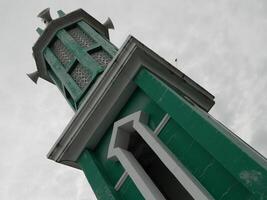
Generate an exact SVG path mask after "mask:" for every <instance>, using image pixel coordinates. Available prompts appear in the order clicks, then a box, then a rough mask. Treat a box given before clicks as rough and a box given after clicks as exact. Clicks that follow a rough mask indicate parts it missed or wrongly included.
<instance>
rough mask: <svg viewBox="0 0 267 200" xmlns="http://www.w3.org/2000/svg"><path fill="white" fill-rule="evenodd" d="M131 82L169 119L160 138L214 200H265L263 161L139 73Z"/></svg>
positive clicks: (144, 72) (265, 164)
mask: <svg viewBox="0 0 267 200" xmlns="http://www.w3.org/2000/svg"><path fill="white" fill-rule="evenodd" d="M135 83H136V84H137V85H138V86H139V87H140V88H141V89H142V90H143V92H144V93H146V95H148V96H149V97H150V98H151V99H153V100H154V101H155V102H156V103H157V105H158V106H159V107H160V108H161V109H162V110H164V111H165V112H167V113H168V114H169V115H170V116H171V118H172V119H171V120H170V121H169V123H168V124H167V126H166V127H165V128H164V129H163V130H162V132H161V133H160V135H159V138H160V139H161V140H162V141H163V142H164V144H165V145H166V146H168V148H169V149H170V150H171V151H172V152H173V153H174V154H175V156H176V157H177V159H178V160H180V161H181V162H182V164H183V165H184V166H185V167H186V168H187V169H188V170H189V171H190V172H191V173H192V174H193V175H194V176H195V177H196V178H197V179H198V181H199V182H200V183H201V184H202V185H203V186H204V187H205V188H206V190H207V191H209V192H210V194H211V195H212V196H213V197H214V198H215V199H235V200H238V199H240V200H244V199H267V187H266V186H267V161H266V159H264V158H263V157H262V156H260V155H259V154H258V153H257V152H255V151H254V150H253V149H252V148H251V147H250V146H248V145H247V144H245V143H244V142H243V141H242V140H241V139H239V138H238V137H237V136H236V135H234V134H233V133H231V132H230V131H229V130H228V129H227V128H226V127H224V126H223V125H221V124H220V123H219V122H218V121H216V120H215V119H213V118H212V117H211V116H209V115H208V114H207V113H206V112H204V111H202V110H201V109H199V108H198V107H196V106H194V105H192V104H190V103H188V102H186V101H185V100H184V99H183V98H182V97H180V96H179V95H177V94H176V93H175V92H174V91H173V90H171V89H170V88H169V87H168V86H167V85H166V84H165V83H163V82H162V81H160V80H159V79H158V78H157V77H156V76H154V75H152V74H151V73H150V72H148V71H147V70H145V69H142V70H141V71H140V72H139V74H138V75H137V77H136V78H135Z"/></svg>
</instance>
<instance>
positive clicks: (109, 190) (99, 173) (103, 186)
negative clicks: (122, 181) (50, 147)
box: [77, 150, 121, 200]
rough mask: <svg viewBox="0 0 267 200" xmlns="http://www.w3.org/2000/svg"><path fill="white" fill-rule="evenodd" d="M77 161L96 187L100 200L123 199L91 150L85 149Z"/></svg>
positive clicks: (92, 185) (89, 180) (93, 186)
mask: <svg viewBox="0 0 267 200" xmlns="http://www.w3.org/2000/svg"><path fill="white" fill-rule="evenodd" d="M77 162H78V164H79V165H80V167H81V168H82V170H83V171H84V174H85V175H86V178H87V180H88V182H89V183H90V185H91V187H92V188H93V189H94V193H95V195H96V197H97V199H98V200H107V199H110V200H115V199H116V200H119V199H121V198H119V196H118V195H117V194H116V192H115V190H114V189H113V186H112V185H111V184H110V182H109V179H108V177H107V176H106V174H105V172H104V171H103V170H102V169H101V165H100V164H99V163H98V161H97V160H96V159H95V157H94V155H93V154H92V153H91V152H90V151H89V150H84V151H83V153H82V155H81V156H80V158H79V159H78V161H77Z"/></svg>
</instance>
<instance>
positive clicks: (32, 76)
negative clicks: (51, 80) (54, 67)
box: [27, 71, 39, 84]
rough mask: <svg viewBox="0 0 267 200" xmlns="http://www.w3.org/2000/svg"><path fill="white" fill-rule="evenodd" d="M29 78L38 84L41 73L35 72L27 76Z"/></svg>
mask: <svg viewBox="0 0 267 200" xmlns="http://www.w3.org/2000/svg"><path fill="white" fill-rule="evenodd" d="M27 76H28V77H29V78H30V79H31V80H32V81H33V82H34V83H35V84H36V83H37V80H38V78H39V72H38V71H35V72H33V73H30V74H27Z"/></svg>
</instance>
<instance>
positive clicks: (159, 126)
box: [114, 113, 171, 191]
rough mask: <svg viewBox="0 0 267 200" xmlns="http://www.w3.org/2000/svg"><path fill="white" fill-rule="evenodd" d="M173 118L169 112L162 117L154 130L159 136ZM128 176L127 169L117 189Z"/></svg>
mask: <svg viewBox="0 0 267 200" xmlns="http://www.w3.org/2000/svg"><path fill="white" fill-rule="evenodd" d="M170 118H171V116H170V115H169V114H168V113H167V114H165V115H164V117H163V118H162V120H161V121H160V123H159V124H158V126H157V127H156V129H155V130H154V135H155V136H158V135H159V133H160V132H161V131H162V129H163V128H164V127H165V126H166V124H167V123H168V121H169V119H170ZM127 177H128V173H127V172H126V171H125V172H124V173H123V174H122V175H121V177H120V179H119V180H118V182H117V183H116V185H115V187H114V189H115V190H116V191H118V190H119V189H120V188H121V186H122V185H123V183H124V182H125V181H126V178H127Z"/></svg>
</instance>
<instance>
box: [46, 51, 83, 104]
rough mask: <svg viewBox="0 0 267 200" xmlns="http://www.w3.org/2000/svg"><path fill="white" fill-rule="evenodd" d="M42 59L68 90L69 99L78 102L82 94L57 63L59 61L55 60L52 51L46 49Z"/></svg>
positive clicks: (62, 67)
mask: <svg viewBox="0 0 267 200" xmlns="http://www.w3.org/2000/svg"><path fill="white" fill-rule="evenodd" d="M44 57H45V59H46V61H47V62H48V64H49V66H50V67H51V69H52V70H53V72H54V73H55V74H56V76H57V78H58V79H59V80H60V81H61V83H62V84H63V85H64V87H65V88H66V89H67V90H68V92H69V93H70V95H71V97H72V98H73V99H74V100H78V98H79V97H80V96H81V94H82V93H81V89H80V88H79V87H78V85H77V84H76V83H75V81H74V80H73V79H72V78H71V76H70V75H69V74H68V73H67V72H66V70H65V68H64V66H63V65H62V64H61V63H60V62H59V60H58V59H57V58H56V56H55V55H54V54H53V53H52V51H51V50H50V49H49V48H48V47H47V48H46V49H45V50H44ZM56 84H57V83H56Z"/></svg>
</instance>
